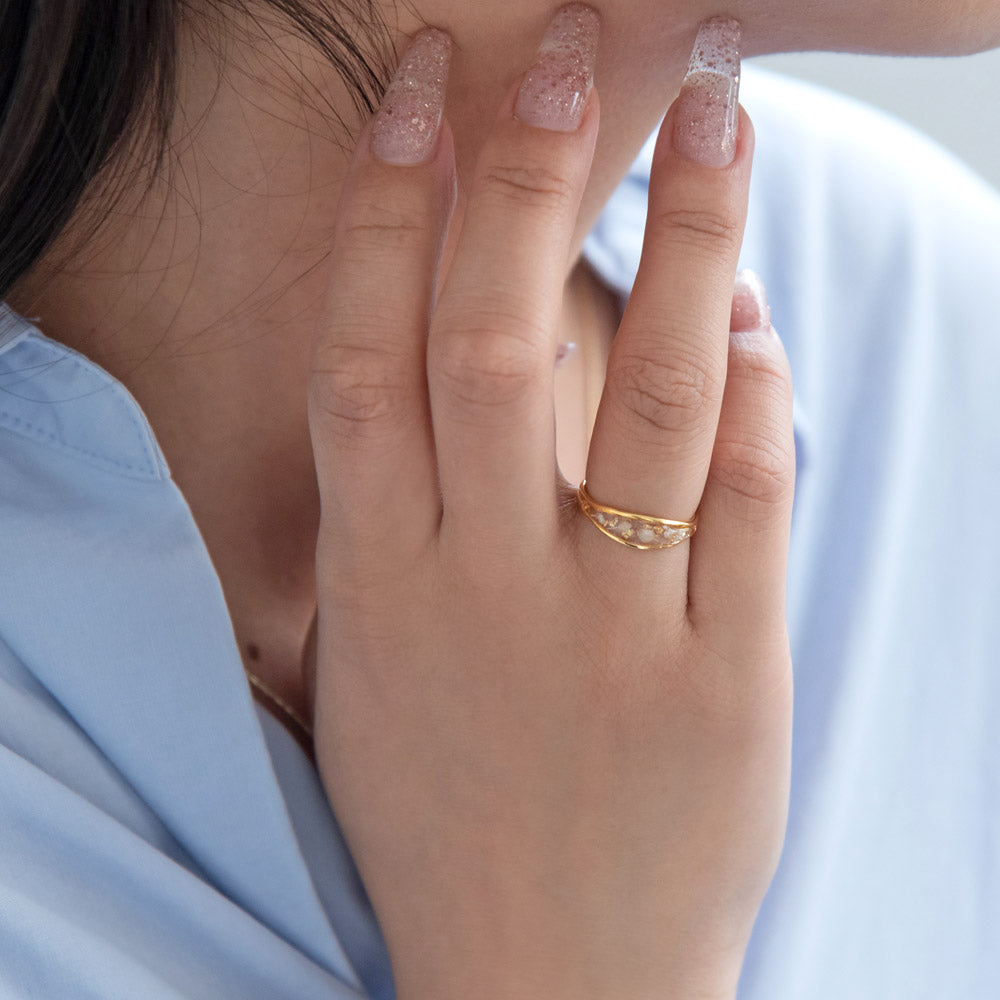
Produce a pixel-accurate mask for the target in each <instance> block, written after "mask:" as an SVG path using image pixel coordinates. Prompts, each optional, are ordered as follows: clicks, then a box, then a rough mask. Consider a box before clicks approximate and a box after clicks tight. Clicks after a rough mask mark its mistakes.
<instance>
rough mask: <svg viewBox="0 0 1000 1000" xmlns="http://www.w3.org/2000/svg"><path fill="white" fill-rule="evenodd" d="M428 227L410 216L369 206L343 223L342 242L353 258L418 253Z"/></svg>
mask: <svg viewBox="0 0 1000 1000" xmlns="http://www.w3.org/2000/svg"><path fill="white" fill-rule="evenodd" d="M428 239H429V231H428V228H427V226H426V225H425V224H424V223H423V222H422V221H421V220H420V219H418V218H416V217H415V216H414V215H413V214H411V213H408V212H406V211H404V210H401V209H399V208H393V207H391V206H388V205H379V204H375V203H368V204H365V205H364V206H359V207H358V208H356V209H355V210H354V211H352V212H351V213H350V215H349V216H348V217H347V218H345V219H344V223H343V228H342V241H343V244H344V246H345V247H346V248H350V250H351V251H353V252H354V253H356V254H363V255H367V254H372V253H390V254H399V253H407V252H414V251H418V250H421V249H422V248H423V247H424V246H425V245H426V244H427V242H428Z"/></svg>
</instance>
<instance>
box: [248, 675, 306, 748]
mask: <svg viewBox="0 0 1000 1000" xmlns="http://www.w3.org/2000/svg"><path fill="white" fill-rule="evenodd" d="M244 669H245V668H244ZM246 675H247V680H248V681H249V682H250V686H251V687H253V688H256V689H257V691H259V692H260V693H261V694H262V695H263V696H264V697H265V698H266V699H267V700H268V701H269V702H271V704H272V705H274V706H275V707H276V708H278V709H279V710H280V711H281V713H282V714H283V715H284V716H285V718H286V720H287V721H288V722H290V723H291V724H292V725H293V726H294V727H295V728H296V729H298V730H299V733H300V735H302V736H305V737H306V738H307V739H308V740H309V741H312V738H313V733H312V726H310V725H309V723H307V722H306V721H305V719H303V718H302V716H301V715H299V713H298V712H296V711H295V709H294V708H292V706H291V705H289V703H288V702H287V701H285V699H284V698H282V697H281V695H278V694H275V693H274V692H273V691H272V690H271V689H270V688H269V687H268V686H267V685H266V684H265V683H264V682H263V681H262V680H261V679H260V678H259V677H258V676H257V675H256V674H255V673H253V672H252V671H250V670H247V671H246Z"/></svg>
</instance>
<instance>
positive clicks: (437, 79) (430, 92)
mask: <svg viewBox="0 0 1000 1000" xmlns="http://www.w3.org/2000/svg"><path fill="white" fill-rule="evenodd" d="M450 62H451V39H450V38H449V37H448V35H447V34H445V32H443V31H439V30H438V29H437V28H427V29H425V30H424V31H421V32H420V33H419V34H418V35H416V36H415V37H414V39H413V41H412V42H411V43H410V47H409V48H408V49H407V50H406V52H405V53H404V55H403V59H402V62H400V64H399V68H398V69H397V70H396V75H395V76H394V77H393V78H392V81H391V83H390V84H389V86H388V88H387V90H386V92H385V97H384V99H383V100H382V107H381V108H379V110H378V114H377V116H376V118H375V123H374V125H373V126H372V134H371V149H372V152H373V153H374V154H375V155H376V156H377V157H378V158H379V159H380V160H383V161H384V162H386V163H395V164H399V165H401V166H412V165H414V164H417V163H424V162H426V161H427V160H429V159H430V157H431V154H432V153H433V152H434V147H435V146H436V145H437V137H438V132H439V131H440V129H441V117H442V115H443V114H444V98H445V91H446V90H447V87H448V66H449V64H450Z"/></svg>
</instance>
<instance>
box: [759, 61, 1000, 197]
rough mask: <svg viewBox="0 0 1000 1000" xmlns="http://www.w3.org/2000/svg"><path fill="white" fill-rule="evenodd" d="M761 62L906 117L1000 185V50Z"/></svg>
mask: <svg viewBox="0 0 1000 1000" xmlns="http://www.w3.org/2000/svg"><path fill="white" fill-rule="evenodd" d="M753 62H754V63H756V64H758V65H761V66H765V67H767V68H768V69H772V70H775V71H776V72H779V73H787V74H789V75H791V76H798V77H802V78H803V79H806V80H812V81H814V82H816V83H820V84H823V85H824V86H828V87H831V88H832V89H834V90H839V91H842V92H843V93H846V94H850V95H851V96H853V97H857V98H860V99H861V100H863V101H866V102H868V103H869V104H874V105H877V106H878V107H881V108H884V109H885V110H886V111H889V112H890V113H891V114H894V115H896V116H897V117H899V118H903V119H906V120H907V121H909V122H911V123H912V124H913V125H915V126H916V127H917V128H919V129H921V130H922V131H924V132H926V133H928V134H929V135H931V136H933V137H934V138H935V139H937V140H938V141H939V142H941V143H943V144H944V145H945V146H947V147H948V148H949V149H951V150H952V152H954V153H955V154H957V155H958V156H960V157H962V158H963V159H964V160H965V161H966V162H967V163H969V164H970V165H971V166H972V167H973V168H974V169H975V170H977V171H978V172H979V173H980V174H981V175H982V176H984V177H986V178H987V179H988V180H989V181H991V182H992V183H993V184H994V185H995V186H996V187H998V188H1000V49H997V50H994V51H993V52H987V53H983V54H981V55H976V56H967V57H964V58H960V59H910V58H905V59H904V58H895V57H880V56H857V55H831V54H828V53H804V54H801V55H797V54H796V55H779V56H767V57H765V58H762V59H755V60H753Z"/></svg>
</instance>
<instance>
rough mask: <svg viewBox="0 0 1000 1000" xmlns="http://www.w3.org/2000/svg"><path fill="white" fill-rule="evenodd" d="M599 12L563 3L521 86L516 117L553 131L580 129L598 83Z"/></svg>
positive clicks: (580, 5) (547, 30)
mask: <svg viewBox="0 0 1000 1000" xmlns="http://www.w3.org/2000/svg"><path fill="white" fill-rule="evenodd" d="M600 26H601V22H600V18H598V16H597V13H596V11H594V10H593V9H592V8H591V7H588V6H586V5H585V4H582V3H573V4H570V5H569V6H568V7H563V8H562V10H560V11H559V12H558V13H557V14H556V16H555V17H554V18H553V19H552V21H551V22H550V23H549V26H548V28H547V29H546V31H545V35H544V36H543V38H542V44H541V46H540V47H539V49H538V55H537V56H536V57H535V62H534V63H533V64H532V67H531V69H529V70H528V72H527V74H526V75H525V77H524V81H523V82H522V84H521V89H520V90H519V91H518V95H517V103H516V104H515V106H514V117H516V118H517V119H519V120H520V121H522V122H524V123H525V124H526V125H533V126H535V127H536V128H544V129H549V130H550V131H553V132H575V131H576V130H577V129H578V128H579V127H580V122H581V121H582V120H583V112H584V109H585V108H586V107H587V98H588V97H589V96H590V91H591V89H592V88H593V86H594V64H595V63H596V61H597V40H598V35H599V34H600Z"/></svg>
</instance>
